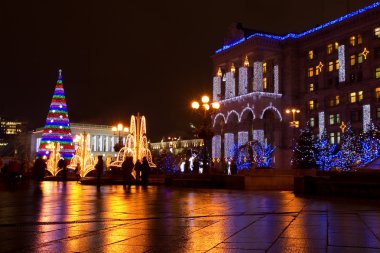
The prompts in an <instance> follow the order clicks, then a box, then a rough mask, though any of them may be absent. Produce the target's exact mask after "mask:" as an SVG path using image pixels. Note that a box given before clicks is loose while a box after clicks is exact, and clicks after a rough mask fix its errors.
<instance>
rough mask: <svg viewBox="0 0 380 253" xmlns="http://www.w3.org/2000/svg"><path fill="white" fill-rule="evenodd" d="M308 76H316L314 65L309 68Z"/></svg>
mask: <svg viewBox="0 0 380 253" xmlns="http://www.w3.org/2000/svg"><path fill="white" fill-rule="evenodd" d="M308 76H309V77H312V76H314V68H312V67H311V68H309V72H308Z"/></svg>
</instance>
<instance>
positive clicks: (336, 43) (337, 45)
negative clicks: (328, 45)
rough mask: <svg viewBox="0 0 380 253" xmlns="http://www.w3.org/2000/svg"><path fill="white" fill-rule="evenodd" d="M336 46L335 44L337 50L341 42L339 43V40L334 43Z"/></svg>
mask: <svg viewBox="0 0 380 253" xmlns="http://www.w3.org/2000/svg"><path fill="white" fill-rule="evenodd" d="M334 46H335V50H338V49H339V43H338V42H335V43H334Z"/></svg>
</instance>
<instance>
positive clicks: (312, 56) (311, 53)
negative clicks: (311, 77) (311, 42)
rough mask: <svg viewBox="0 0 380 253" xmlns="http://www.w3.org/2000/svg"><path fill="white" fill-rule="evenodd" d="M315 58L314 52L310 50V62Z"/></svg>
mask: <svg viewBox="0 0 380 253" xmlns="http://www.w3.org/2000/svg"><path fill="white" fill-rule="evenodd" d="M313 58H314V51H313V50H310V51H309V60H312V59H313Z"/></svg>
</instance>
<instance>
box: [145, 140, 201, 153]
mask: <svg viewBox="0 0 380 253" xmlns="http://www.w3.org/2000/svg"><path fill="white" fill-rule="evenodd" d="M149 146H150V149H151V150H152V153H153V154H155V155H156V154H157V155H158V154H159V153H161V152H171V153H173V154H174V155H177V154H180V153H182V152H183V151H184V150H187V149H189V148H200V147H202V146H203V139H191V140H182V139H181V138H180V137H178V138H177V137H167V138H163V139H162V140H161V141H160V142H154V143H149Z"/></svg>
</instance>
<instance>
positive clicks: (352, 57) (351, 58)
mask: <svg viewBox="0 0 380 253" xmlns="http://www.w3.org/2000/svg"><path fill="white" fill-rule="evenodd" d="M350 64H351V66H354V65H355V55H351V57H350Z"/></svg>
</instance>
